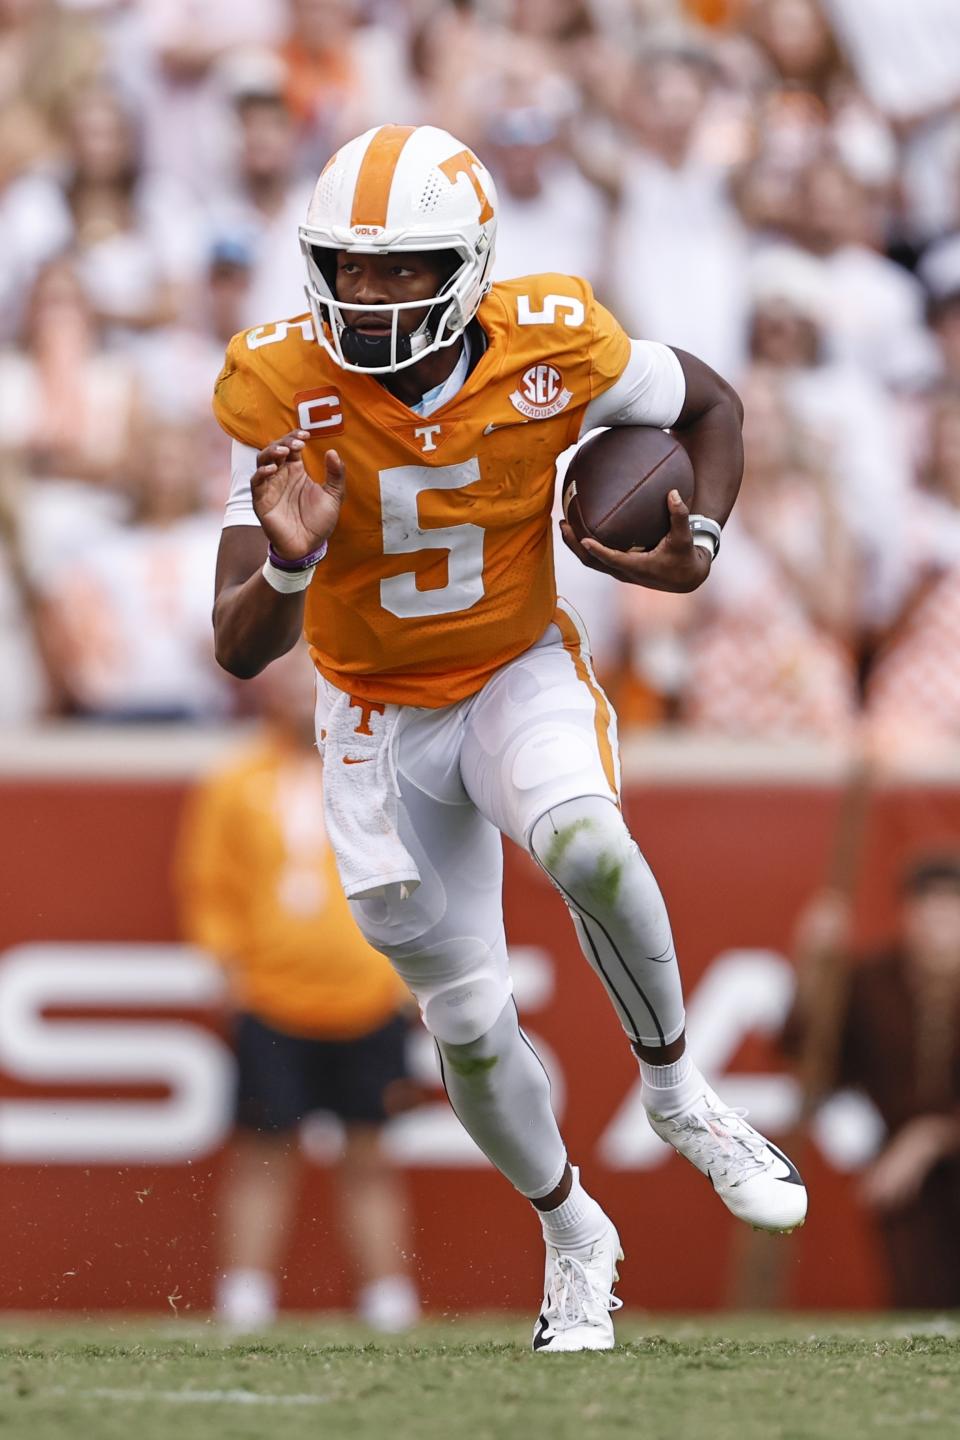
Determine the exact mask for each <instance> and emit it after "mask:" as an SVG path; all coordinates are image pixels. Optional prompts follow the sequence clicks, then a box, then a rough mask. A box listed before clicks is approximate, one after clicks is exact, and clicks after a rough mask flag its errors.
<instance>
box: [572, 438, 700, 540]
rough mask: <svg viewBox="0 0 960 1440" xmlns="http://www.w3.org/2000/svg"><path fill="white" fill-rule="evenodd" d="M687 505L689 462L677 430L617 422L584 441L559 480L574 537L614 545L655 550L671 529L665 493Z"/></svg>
mask: <svg viewBox="0 0 960 1440" xmlns="http://www.w3.org/2000/svg"><path fill="white" fill-rule="evenodd" d="M671 490H679V492H680V494H681V496H682V497H683V499H684V500H685V501H686V503H687V504H688V505H689V503H690V501H691V500H692V498H693V466H692V465H691V463H690V457H689V455H688V454H687V452H686V450H684V448H683V446H682V445H681V444H680V441H679V440H678V439H677V438H676V436H675V435H670V434H668V433H667V431H666V430H657V429H655V428H653V427H652V426H648V425H618V426H615V427H614V428H613V429H612V430H605V431H604V432H603V433H602V434H601V435H594V436H593V437H592V438H591V439H590V440H586V441H584V443H583V444H582V445H581V446H580V448H579V450H578V451H577V453H576V454H575V455H574V457H573V459H572V460H571V462H570V467H569V469H568V470H567V473H566V476H565V477H564V482H563V511H564V514H565V515H566V517H567V520H568V521H569V522H570V526H571V528H572V529H573V532H574V534H575V535H576V537H577V539H578V540H582V539H584V537H586V536H592V537H593V539H595V540H599V541H600V543H601V545H608V546H609V547H610V548H611V549H612V550H653V549H654V548H655V547H656V546H657V545H659V543H660V541H661V540H662V539H663V537H664V536H665V535H666V533H667V531H668V530H669V528H670V512H669V510H668V509H667V495H668V494H669V492H670V491H671Z"/></svg>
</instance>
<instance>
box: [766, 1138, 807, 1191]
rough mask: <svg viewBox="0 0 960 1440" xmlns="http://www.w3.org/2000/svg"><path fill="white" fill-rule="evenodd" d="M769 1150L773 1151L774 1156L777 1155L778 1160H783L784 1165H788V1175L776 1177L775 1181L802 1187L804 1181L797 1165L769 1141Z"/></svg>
mask: <svg viewBox="0 0 960 1440" xmlns="http://www.w3.org/2000/svg"><path fill="white" fill-rule="evenodd" d="M767 1149H768V1150H772V1151H773V1153H774V1155H776V1157H777V1159H778V1160H782V1161H783V1163H784V1165H786V1167H787V1173H786V1175H775V1176H774V1179H775V1180H782V1181H783V1183H784V1184H785V1185H802V1184H803V1181H802V1180H801V1178H800V1171H799V1170H798V1169H797V1167H796V1165H794V1163H793V1161H792V1160H788V1159H787V1157H786V1155H784V1153H783V1151H782V1150H781V1149H779V1147H778V1146H776V1145H774V1144H772V1143H771V1142H770V1141H769V1140H768V1141H767Z"/></svg>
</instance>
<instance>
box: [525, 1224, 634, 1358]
mask: <svg viewBox="0 0 960 1440" xmlns="http://www.w3.org/2000/svg"><path fill="white" fill-rule="evenodd" d="M622 1259H623V1251H622V1250H621V1249H620V1236H619V1235H618V1234H617V1232H616V1229H615V1227H614V1225H613V1224H612V1223H611V1224H610V1227H609V1229H608V1231H607V1233H606V1235H605V1236H604V1237H603V1239H602V1240H598V1241H597V1243H596V1245H594V1247H593V1249H592V1250H591V1252H590V1258H589V1259H588V1260H578V1259H577V1258H576V1257H575V1256H573V1255H564V1254H562V1253H561V1252H560V1251H559V1250H555V1249H554V1247H553V1246H552V1245H548V1246H547V1268H546V1275H545V1277H544V1294H543V1308H542V1310H541V1311H540V1316H539V1319H538V1320H537V1324H536V1327H535V1329H534V1332H533V1348H534V1350H539V1351H541V1352H542V1353H544V1354H547V1353H553V1354H556V1353H558V1352H560V1351H565V1352H569V1351H571V1350H612V1349H613V1344H614V1340H613V1321H612V1319H611V1318H610V1312H611V1311H613V1310H619V1309H620V1306H621V1305H622V1304H623V1301H622V1300H618V1299H617V1297H616V1295H614V1294H613V1293H612V1291H613V1287H614V1284H615V1283H616V1281H617V1280H619V1279H620V1276H619V1274H618V1273H617V1262H618V1261H619V1260H622Z"/></svg>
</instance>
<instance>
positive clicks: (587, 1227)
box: [534, 1165, 610, 1260]
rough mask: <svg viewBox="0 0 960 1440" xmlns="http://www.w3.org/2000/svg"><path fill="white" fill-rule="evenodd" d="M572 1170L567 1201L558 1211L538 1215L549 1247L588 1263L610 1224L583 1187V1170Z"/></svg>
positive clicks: (546, 1211) (574, 1168) (547, 1211)
mask: <svg viewBox="0 0 960 1440" xmlns="http://www.w3.org/2000/svg"><path fill="white" fill-rule="evenodd" d="M572 1169H573V1185H572V1186H571V1188H570V1194H569V1195H568V1196H567V1198H566V1200H564V1201H563V1202H562V1203H561V1204H560V1205H558V1206H557V1207H556V1209H555V1210H537V1214H538V1215H539V1216H540V1224H541V1225H542V1227H543V1238H544V1240H545V1241H546V1242H547V1244H548V1245H552V1246H553V1248H554V1249H555V1250H560V1251H561V1252H562V1253H563V1254H564V1255H573V1256H575V1257H576V1258H577V1259H578V1260H586V1259H588V1258H589V1255H590V1251H591V1250H592V1249H593V1247H594V1245H596V1243H597V1241H598V1240H602V1239H603V1236H604V1235H605V1234H606V1232H607V1229H608V1227H609V1225H610V1221H609V1220H608V1218H607V1216H606V1215H605V1214H604V1212H603V1210H602V1209H601V1207H600V1206H599V1205H598V1203H597V1201H596V1200H594V1198H593V1196H592V1195H588V1194H587V1192H586V1190H584V1188H583V1186H582V1185H581V1184H580V1171H579V1170H578V1169H577V1167H576V1165H574V1166H573V1167H572ZM534 1209H536V1206H534Z"/></svg>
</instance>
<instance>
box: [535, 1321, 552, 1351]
mask: <svg viewBox="0 0 960 1440" xmlns="http://www.w3.org/2000/svg"><path fill="white" fill-rule="evenodd" d="M537 1324H538V1325H539V1327H540V1328H539V1329H538V1330H537V1333H536V1335H534V1337H533V1348H534V1350H545V1349H546V1347H547V1346H548V1345H549V1344H550V1342H551V1341H552V1339H553V1336H552V1335H548V1334H547V1317H546V1315H541V1316H540V1319H539V1320H538V1321H537Z"/></svg>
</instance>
